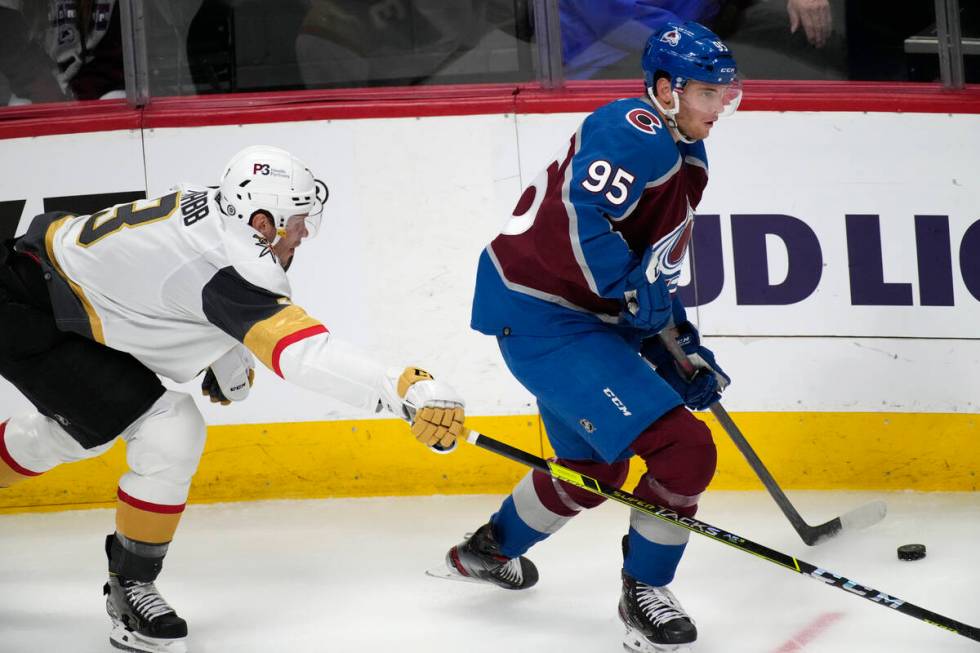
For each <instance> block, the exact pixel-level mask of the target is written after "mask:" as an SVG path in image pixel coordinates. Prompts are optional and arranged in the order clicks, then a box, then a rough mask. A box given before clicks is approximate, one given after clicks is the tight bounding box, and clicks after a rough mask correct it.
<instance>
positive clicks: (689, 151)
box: [472, 98, 708, 335]
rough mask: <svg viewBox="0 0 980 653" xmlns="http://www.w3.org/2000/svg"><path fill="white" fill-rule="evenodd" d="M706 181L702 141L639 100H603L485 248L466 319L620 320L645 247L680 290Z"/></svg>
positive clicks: (567, 323)
mask: <svg viewBox="0 0 980 653" xmlns="http://www.w3.org/2000/svg"><path fill="white" fill-rule="evenodd" d="M707 182H708V162H707V157H706V155H705V151H704V145H703V144H702V143H701V142H700V141H699V142H696V143H692V144H685V143H683V142H674V139H673V138H672V137H671V134H670V132H669V131H668V129H667V126H666V125H665V124H663V123H662V121H661V120H660V118H659V116H658V114H657V112H656V111H655V110H654V109H653V108H652V106H651V105H650V104H649V103H648V102H647V101H646V100H644V99H642V98H634V99H627V100H617V101H615V102H611V103H610V104H607V105H605V106H603V107H600V108H599V109H597V110H596V111H595V112H594V113H592V114H591V115H590V116H589V117H588V118H586V119H585V121H584V122H583V123H582V125H581V126H580V127H579V129H578V131H577V132H576V133H575V134H574V135H573V136H572V138H571V140H570V141H569V144H568V147H567V148H565V149H564V151H563V152H562V153H561V154H560V155H559V157H558V159H557V160H555V161H553V162H552V163H551V164H550V165H549V166H548V167H547V168H546V169H545V170H544V171H543V172H542V173H541V174H540V175H539V176H538V178H537V179H535V180H534V182H533V183H532V184H531V185H530V186H528V187H527V188H526V189H525V190H524V193H523V194H522V195H521V198H520V200H519V201H518V203H517V207H516V208H515V209H514V212H513V214H512V216H511V219H510V221H509V222H508V223H507V225H506V226H505V227H504V229H503V231H502V232H501V234H500V235H499V236H497V237H496V238H495V239H494V240H493V241H492V242H491V243H490V245H489V246H487V248H486V249H485V250H484V251H483V254H481V256H480V263H479V268H478V271H477V281H476V293H475V296H474V301H473V316H472V327H473V328H474V329H476V330H477V331H481V332H483V333H487V334H491V335H501V334H504V333H513V334H515V335H557V334H567V333H575V332H582V331H588V330H591V329H594V328H595V327H596V326H598V325H601V324H618V323H619V315H620V313H621V312H622V310H623V296H624V294H625V292H626V290H627V287H626V277H627V275H629V273H630V272H631V271H633V270H634V269H635V268H636V267H637V266H638V265H639V264H640V260H641V259H642V257H643V255H644V254H645V253H646V251H647V250H648V249H649V248H653V250H654V256H655V257H656V260H657V262H658V263H657V265H658V267H659V270H660V273H661V274H663V275H665V278H666V279H667V282H668V287H670V288H671V289H672V290H673V288H675V287H676V284H677V280H678V277H679V276H680V267H681V264H682V263H683V261H684V257H685V255H686V253H687V243H688V241H689V239H690V237H691V230H692V228H693V218H694V208H695V207H697V205H698V203H699V202H700V201H701V194H702V192H703V191H704V187H705V185H706V184H707Z"/></svg>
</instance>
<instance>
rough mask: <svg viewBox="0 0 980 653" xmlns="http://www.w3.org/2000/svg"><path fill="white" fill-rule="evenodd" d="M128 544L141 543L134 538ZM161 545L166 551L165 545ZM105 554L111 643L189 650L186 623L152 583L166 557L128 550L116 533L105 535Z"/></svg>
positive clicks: (152, 650)
mask: <svg viewBox="0 0 980 653" xmlns="http://www.w3.org/2000/svg"><path fill="white" fill-rule="evenodd" d="M129 544H130V545H133V544H136V545H140V543H138V542H135V543H134V542H132V541H129ZM142 546H144V547H146V546H153V545H142ZM161 548H163V549H164V552H165V550H166V545H162V547H161ZM106 553H107V554H108V556H109V582H108V583H106V584H105V586H103V588H102V593H103V594H105V595H106V602H105V607H106V612H108V613H109V618H110V619H111V620H112V631H111V632H110V633H109V643H110V644H112V645H113V646H114V647H116V648H118V649H121V650H123V651H130V652H133V653H186V651H187V622H186V621H184V620H183V619H181V618H180V617H179V616H177V613H176V612H175V611H174V609H173V608H171V607H170V606H169V605H168V604H167V602H166V601H165V600H164V599H163V597H162V596H160V592H159V591H158V590H157V588H156V585H155V584H154V583H153V580H155V578H156V576H157V574H158V573H159V571H160V567H161V566H162V561H163V557H162V556H160V557H157V558H149V557H143V556H139V555H137V554H134V553H132V552H131V551H127V550H125V549H124V548H123V545H122V543H121V542H120V541H119V539H117V536H115V535H110V536H109V537H108V538H106ZM117 569H119V570H120V571H123V570H128V571H130V572H133V571H136V572H137V573H136V574H133V575H138V576H139V578H127V577H126V576H124V575H123V574H121V573H119V572H118V571H116V570H117ZM139 572H142V573H139Z"/></svg>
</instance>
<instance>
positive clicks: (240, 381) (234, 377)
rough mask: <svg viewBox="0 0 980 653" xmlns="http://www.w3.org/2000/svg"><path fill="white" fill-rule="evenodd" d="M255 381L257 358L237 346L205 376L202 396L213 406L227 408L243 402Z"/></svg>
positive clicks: (220, 359)
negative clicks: (217, 405) (234, 403)
mask: <svg viewBox="0 0 980 653" xmlns="http://www.w3.org/2000/svg"><path fill="white" fill-rule="evenodd" d="M254 381H255V358H254V357H253V356H252V354H251V352H249V351H248V350H247V349H245V347H243V346H242V345H237V346H236V347H234V348H233V349H231V350H229V351H228V352H227V353H226V354H225V355H224V356H222V357H221V358H219V359H218V360H216V361H215V362H214V363H212V364H211V367H209V368H208V370H207V372H205V374H204V381H203V382H202V383H201V394H202V395H204V396H205V397H208V398H209V399H211V403H213V404H221V405H222V406H227V405H229V404H231V402H233V401H243V400H244V399H245V398H246V397H248V392H249V390H250V389H251V387H252V384H253V383H254Z"/></svg>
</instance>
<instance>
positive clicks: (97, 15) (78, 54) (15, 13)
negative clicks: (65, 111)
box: [0, 0, 125, 102]
mask: <svg viewBox="0 0 980 653" xmlns="http://www.w3.org/2000/svg"><path fill="white" fill-rule="evenodd" d="M0 72H2V73H3V74H4V76H5V77H7V79H8V80H9V81H10V87H11V91H12V92H13V94H14V95H15V96H16V97H18V98H23V99H25V100H28V101H30V102H56V101H60V100H71V99H78V100H95V99H99V98H104V97H123V96H124V95H125V91H124V90H123V89H124V88H125V82H124V80H123V63H122V32H121V29H120V23H119V11H118V10H117V8H116V1H115V0H101V1H97V0H0Z"/></svg>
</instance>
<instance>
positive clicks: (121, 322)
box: [17, 186, 387, 409]
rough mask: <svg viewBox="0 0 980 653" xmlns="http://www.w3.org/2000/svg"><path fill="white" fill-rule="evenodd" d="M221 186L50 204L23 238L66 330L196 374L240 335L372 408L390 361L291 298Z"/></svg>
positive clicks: (278, 269)
mask: <svg viewBox="0 0 980 653" xmlns="http://www.w3.org/2000/svg"><path fill="white" fill-rule="evenodd" d="M216 193H217V190H216V189H213V188H204V187H195V186H180V187H178V188H177V189H176V190H175V191H174V192H172V193H169V194H167V195H164V196H162V197H159V198H156V199H152V200H140V201H137V202H133V203H130V204H119V205H117V206H113V207H111V208H108V209H106V210H104V211H100V212H98V213H95V214H93V215H90V216H74V215H69V214H64V213H46V214H43V215H40V216H38V217H37V218H35V219H34V221H33V222H32V224H31V226H30V228H29V229H28V232H27V234H26V235H25V236H24V237H23V238H22V239H21V241H20V242H19V243H18V245H17V247H18V249H20V250H25V251H29V252H33V253H34V254H35V255H36V256H37V257H38V258H39V259H40V260H41V264H42V266H43V267H44V268H45V273H46V278H47V279H49V289H50V294H51V303H52V307H53V310H54V313H55V318H56V320H57V322H58V325H59V327H60V328H61V329H63V330H68V331H74V332H76V333H79V334H81V335H83V336H86V337H88V338H91V339H93V340H95V341H97V342H100V343H102V344H105V345H107V346H109V347H112V348H113V349H118V350H120V351H124V352H128V353H130V354H132V355H133V356H134V357H136V358H137V359H138V360H139V361H141V362H142V363H143V364H145V365H146V366H147V367H148V368H150V369H151V370H153V371H154V372H156V373H157V374H160V375H162V376H165V377H167V378H170V379H173V380H174V381H178V382H184V381H188V380H190V379H192V378H193V377H195V376H196V375H198V374H199V373H200V372H201V371H202V370H204V369H206V368H207V367H208V366H209V365H211V363H213V362H214V361H216V360H217V359H218V358H220V357H221V356H222V355H223V354H225V353H226V352H228V351H229V350H230V349H231V348H233V347H234V346H235V345H236V343H237V342H242V343H244V344H245V346H246V347H247V348H248V349H249V350H251V351H252V353H254V354H255V356H256V357H257V358H258V359H259V360H260V361H262V362H263V363H264V364H265V365H266V366H267V367H269V368H270V369H272V370H273V371H274V372H276V373H277V374H279V375H280V376H282V377H283V378H286V379H287V380H289V381H292V382H295V383H298V384H299V385H302V386H304V387H308V388H310V389H312V390H319V391H322V392H325V393H327V394H331V395H333V396H336V397H337V398H338V399H341V400H343V401H346V402H347V403H350V404H352V405H355V406H360V407H363V408H368V409H374V408H375V407H376V406H377V405H378V400H379V398H380V395H381V393H383V392H384V388H383V387H382V386H383V385H384V378H385V377H386V376H387V375H386V374H385V371H384V370H383V368H381V366H379V365H377V364H376V363H374V362H372V361H370V360H369V359H367V358H365V357H363V356H361V355H360V354H358V353H356V352H354V351H353V350H352V349H351V348H349V347H347V346H345V345H343V344H342V343H335V342H333V341H332V339H331V338H329V334H328V331H327V329H326V327H325V326H324V325H323V324H321V323H320V322H319V321H317V320H316V319H314V318H312V317H310V316H309V315H307V314H306V312H305V311H304V310H303V309H302V308H300V307H299V306H296V305H294V304H293V303H292V302H291V299H290V287H289V281H288V280H287V278H286V273H285V271H284V270H283V269H282V266H281V265H280V264H279V262H278V261H277V260H276V257H275V255H274V254H273V253H272V251H271V249H270V246H269V242H268V241H267V240H265V239H264V238H263V237H262V236H261V235H260V234H259V233H258V232H257V231H255V230H254V229H252V228H251V227H249V226H248V225H247V224H245V223H243V222H241V221H238V220H235V219H230V218H226V217H224V216H222V215H221V213H220V208H219V207H218V204H217V203H216V201H215V195H216ZM328 343H330V345H329V346H328Z"/></svg>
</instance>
